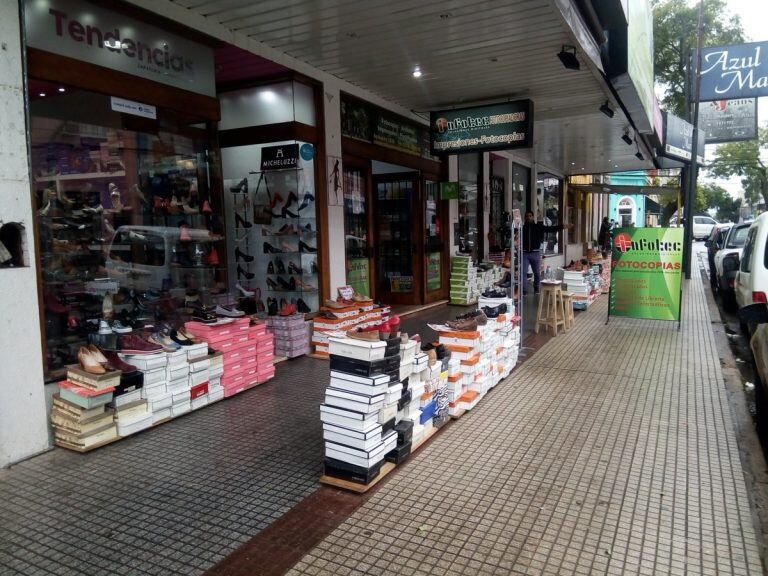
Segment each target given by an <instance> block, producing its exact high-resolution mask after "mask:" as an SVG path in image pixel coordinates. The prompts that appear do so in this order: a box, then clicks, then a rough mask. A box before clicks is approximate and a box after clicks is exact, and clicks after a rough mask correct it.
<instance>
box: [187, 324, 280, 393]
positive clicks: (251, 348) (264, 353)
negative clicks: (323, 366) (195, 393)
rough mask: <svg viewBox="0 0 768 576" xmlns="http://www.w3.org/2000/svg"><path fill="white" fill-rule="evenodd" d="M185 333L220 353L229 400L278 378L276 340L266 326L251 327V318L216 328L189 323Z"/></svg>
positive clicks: (254, 325) (219, 325) (224, 387)
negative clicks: (276, 376) (276, 372)
mask: <svg viewBox="0 0 768 576" xmlns="http://www.w3.org/2000/svg"><path fill="white" fill-rule="evenodd" d="M184 327H185V330H186V331H187V332H189V333H190V334H192V335H193V336H195V337H196V338H198V339H199V340H201V341H203V342H205V344H206V346H208V347H210V348H212V349H214V350H216V351H217V352H220V353H221V354H222V360H221V371H222V372H221V385H222V387H223V389H224V397H225V398H228V397H230V396H233V395H235V394H238V393H240V392H243V391H244V390H248V389H249V388H253V387H254V386H257V385H259V384H263V383H264V382H267V381H268V380H271V379H272V378H273V377H274V376H275V347H274V336H273V335H272V334H270V333H269V332H267V325H266V324H264V323H261V322H260V323H258V324H253V325H251V321H250V318H247V317H246V318H238V319H235V320H232V321H229V322H227V321H220V322H218V323H216V324H203V323H201V322H187V323H186V324H185V325H184Z"/></svg>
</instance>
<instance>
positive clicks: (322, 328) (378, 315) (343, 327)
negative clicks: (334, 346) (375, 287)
mask: <svg viewBox="0 0 768 576" xmlns="http://www.w3.org/2000/svg"><path fill="white" fill-rule="evenodd" d="M320 312H321V315H319V316H316V317H315V318H314V320H313V321H312V346H313V347H314V351H315V354H317V355H319V356H324V357H327V356H328V339H329V338H330V337H331V336H332V335H339V336H340V335H341V334H342V333H344V332H346V331H349V330H357V329H358V328H366V327H368V326H375V325H377V324H380V323H382V322H383V321H385V320H387V319H388V318H389V307H388V306H381V307H375V306H374V305H373V301H372V300H367V301H365V302H360V303H358V304H355V305H354V306H346V307H344V308H330V307H323V308H321V309H320Z"/></svg>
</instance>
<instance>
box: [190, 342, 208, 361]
mask: <svg viewBox="0 0 768 576" xmlns="http://www.w3.org/2000/svg"><path fill="white" fill-rule="evenodd" d="M185 348H186V351H187V360H194V359H195V358H200V357H202V356H208V344H207V343H205V342H201V343H199V344H192V345H191V346H185Z"/></svg>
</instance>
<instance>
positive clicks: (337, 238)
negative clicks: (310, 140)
mask: <svg viewBox="0 0 768 576" xmlns="http://www.w3.org/2000/svg"><path fill="white" fill-rule="evenodd" d="M323 97H324V98H325V101H324V102H323V109H324V111H325V153H326V155H327V157H328V160H327V162H326V164H327V173H326V186H327V190H328V193H327V195H328V230H326V233H327V234H328V269H329V272H330V274H329V276H330V286H329V291H328V296H329V297H330V298H335V297H336V289H337V288H338V287H339V286H344V285H345V284H346V283H347V262H346V247H345V244H344V201H343V196H344V195H343V190H339V191H338V195H339V198H341V203H340V204H341V205H339V206H335V205H333V204H334V203H335V200H334V196H335V192H334V190H333V187H334V178H333V175H332V172H331V171H332V168H333V162H334V161H335V160H336V159H338V160H339V175H338V178H339V182H343V173H342V164H343V163H342V162H341V91H340V90H339V87H338V86H335V85H333V84H332V83H331V82H326V83H325V84H324V86H323ZM319 160H320V161H323V159H319ZM370 209H371V207H369V210H370ZM320 304H321V305H322V302H321V303H320Z"/></svg>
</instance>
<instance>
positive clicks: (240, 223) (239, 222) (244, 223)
mask: <svg viewBox="0 0 768 576" xmlns="http://www.w3.org/2000/svg"><path fill="white" fill-rule="evenodd" d="M235 226H237V227H238V228H250V227H251V226H253V224H251V223H250V222H248V220H246V219H245V218H243V217H242V216H240V214H238V213H237V212H235Z"/></svg>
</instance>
